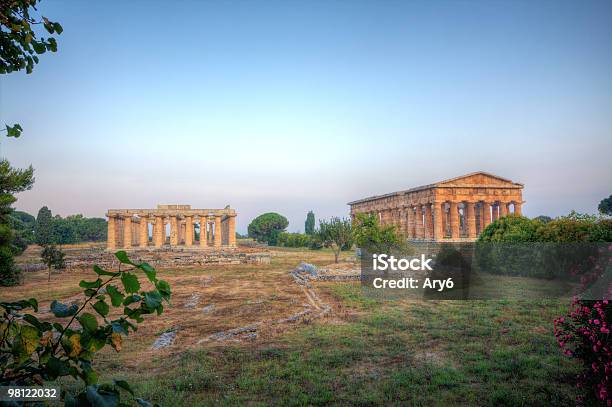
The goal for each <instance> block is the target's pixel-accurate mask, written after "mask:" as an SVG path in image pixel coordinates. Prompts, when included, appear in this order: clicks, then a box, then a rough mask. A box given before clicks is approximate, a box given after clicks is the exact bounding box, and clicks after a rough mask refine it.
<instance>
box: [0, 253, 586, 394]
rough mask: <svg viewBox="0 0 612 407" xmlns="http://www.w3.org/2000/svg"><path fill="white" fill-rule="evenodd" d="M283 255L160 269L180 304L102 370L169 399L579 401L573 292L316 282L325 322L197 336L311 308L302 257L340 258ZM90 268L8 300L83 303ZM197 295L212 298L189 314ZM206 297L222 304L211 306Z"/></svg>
mask: <svg viewBox="0 0 612 407" xmlns="http://www.w3.org/2000/svg"><path fill="white" fill-rule="evenodd" d="M350 255H351V253H344V254H343V256H344V257H346V256H350ZM272 256H273V257H272V261H271V264H269V265H236V266H213V267H208V268H204V269H197V268H193V269H177V270H160V273H161V278H163V279H166V280H168V281H169V282H170V284H171V285H172V288H173V300H172V306H171V307H168V308H167V310H166V311H165V312H164V314H163V315H161V316H160V317H149V318H147V320H146V321H145V323H143V324H141V328H140V329H139V331H138V332H137V333H136V334H135V335H131V336H130V337H129V339H128V340H126V341H125V342H124V349H123V350H122V352H120V353H115V352H114V351H113V350H111V349H105V350H104V351H103V352H101V353H100V354H99V355H98V357H97V359H96V362H95V367H96V369H97V370H98V371H99V372H100V373H101V374H102V378H103V379H110V378H113V377H122V378H127V379H129V380H130V382H131V383H133V384H134V387H135V389H136V391H137V393H138V395H139V396H140V397H143V398H145V399H149V400H151V401H155V402H157V403H159V404H160V405H162V406H194V405H198V406H199V405H227V406H236V405H261V406H266V405H273V404H281V405H296V406H305V405H359V406H367V405H402V406H405V405H414V406H430V405H439V406H448V405H465V406H474V405H483V406H504V405H506V406H517V405H529V406H533V405H536V406H537V405H541V406H546V405H573V404H574V399H575V391H574V390H575V389H574V385H573V384H572V383H573V377H574V375H575V374H576V372H577V366H575V365H574V362H573V361H572V360H569V359H567V358H566V357H564V356H563V355H562V354H561V352H560V351H559V347H558V345H557V343H556V341H555V340H554V338H553V332H552V331H553V324H552V321H553V319H554V318H555V317H556V316H558V315H560V314H562V313H563V312H564V311H566V309H567V306H568V304H569V300H539V301H535V300H530V301H508V300H505V301H504V300H487V301H425V300H408V299H404V300H396V301H385V300H377V299H373V298H370V297H366V296H364V295H363V293H362V289H361V287H360V285H359V283H358V282H315V283H314V289H315V290H316V292H317V294H318V296H319V298H320V299H321V300H322V301H323V302H325V303H327V304H329V305H330V306H331V308H332V311H331V312H330V313H329V314H327V315H326V316H324V317H322V318H318V319H305V320H303V321H300V322H297V323H292V324H285V325H282V326H278V325H275V326H270V327H265V326H264V328H262V329H261V330H260V331H259V332H258V336H257V338H255V339H252V340H241V341H239V342H234V341H225V342H214V341H211V342H206V343H203V344H198V341H199V340H200V339H201V338H204V337H206V336H207V335H210V334H212V333H214V332H218V331H221V330H226V329H231V328H234V327H238V326H244V325H247V324H249V323H252V322H255V321H269V320H275V319H278V318H280V317H283V316H288V315H291V314H292V313H295V312H296V311H299V310H300V309H302V308H301V307H303V303H304V301H305V300H304V298H303V297H304V295H303V292H302V291H301V288H300V287H299V286H297V285H296V284H295V283H294V282H293V280H292V278H291V277H290V276H289V275H288V272H289V271H290V270H292V269H293V268H294V267H295V266H296V265H297V264H298V263H299V262H300V261H307V262H310V263H314V264H316V265H320V266H322V265H327V264H329V263H331V262H333V254H332V253H331V252H329V251H326V250H322V251H309V250H300V249H275V250H273V252H272ZM89 273H90V272H89V271H86V270H82V271H67V272H64V273H62V274H54V275H53V276H52V282H51V283H50V284H49V283H47V281H46V273H45V272H34V273H28V275H27V276H26V282H25V284H24V285H23V286H20V287H15V288H0V297H1V298H2V299H6V300H9V299H17V298H20V297H30V296H37V297H39V298H40V299H41V302H42V303H43V307H44V306H45V305H46V304H48V302H49V301H50V300H51V299H52V298H57V297H59V298H63V299H69V298H73V297H74V295H75V294H76V293H78V292H79V289H78V287H77V285H78V281H79V280H80V279H82V278H85V277H86V276H87V275H89ZM203 281H204V283H203ZM517 281H520V280H517ZM525 284H529V281H528V280H525ZM513 289H517V288H516V287H514V288H513ZM518 289H520V287H519V288H518ZM194 293H197V295H199V305H198V306H197V307H195V308H187V306H186V304H187V303H188V302H189V301H190V300H193V295H194ZM207 304H215V307H216V308H215V310H214V311H213V312H211V313H203V312H201V308H202V307H203V306H205V305H207ZM264 325H265V324H264ZM170 329H178V330H177V332H178V333H177V339H176V342H175V343H174V345H173V346H171V347H169V348H165V349H161V350H157V351H153V350H151V345H152V343H153V341H154V340H155V338H156V337H157V336H159V335H160V334H161V333H163V332H165V331H167V330H170ZM62 384H63V385H65V386H68V387H70V386H75V385H76V384H75V383H71V382H68V381H64V382H63V383H62Z"/></svg>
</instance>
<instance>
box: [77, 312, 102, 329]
mask: <svg viewBox="0 0 612 407" xmlns="http://www.w3.org/2000/svg"><path fill="white" fill-rule="evenodd" d="M77 320H78V321H79V323H80V324H81V326H82V327H83V329H84V330H85V331H87V332H89V333H92V332H94V331H95V330H96V329H97V328H98V320H97V319H96V317H95V316H94V315H93V314H90V313H89V312H84V313H83V314H82V315H81V316H79V317H77Z"/></svg>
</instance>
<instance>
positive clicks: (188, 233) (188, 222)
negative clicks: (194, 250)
mask: <svg viewBox="0 0 612 407" xmlns="http://www.w3.org/2000/svg"><path fill="white" fill-rule="evenodd" d="M185 228H186V230H185V246H192V245H193V217H191V216H185Z"/></svg>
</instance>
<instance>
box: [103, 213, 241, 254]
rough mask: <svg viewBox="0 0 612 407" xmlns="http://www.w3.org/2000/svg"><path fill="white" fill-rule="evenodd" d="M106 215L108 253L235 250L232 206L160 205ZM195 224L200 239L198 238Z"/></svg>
mask: <svg viewBox="0 0 612 407" xmlns="http://www.w3.org/2000/svg"><path fill="white" fill-rule="evenodd" d="M106 216H107V217H108V239H107V248H108V249H109V250H114V249H118V248H121V249H138V248H140V249H146V248H161V247H164V246H165V247H171V248H172V247H180V248H189V249H206V248H223V247H236V211H235V210H234V209H231V208H230V207H229V206H227V207H225V208H224V209H192V208H191V206H190V205H157V209H109V210H108V212H107V214H106ZM149 225H151V227H149ZM196 225H197V226H198V229H199V237H200V238H199V240H196V239H195V230H196ZM167 232H169V233H167Z"/></svg>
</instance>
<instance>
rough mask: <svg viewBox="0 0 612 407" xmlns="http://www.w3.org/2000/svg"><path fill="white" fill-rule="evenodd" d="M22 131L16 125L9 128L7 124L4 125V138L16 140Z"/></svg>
mask: <svg viewBox="0 0 612 407" xmlns="http://www.w3.org/2000/svg"><path fill="white" fill-rule="evenodd" d="M22 131H23V129H22V128H21V126H20V125H18V124H14V125H13V127H11V126H9V125H8V124H7V125H6V136H7V137H15V138H18V137H19V136H21V132H22Z"/></svg>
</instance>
